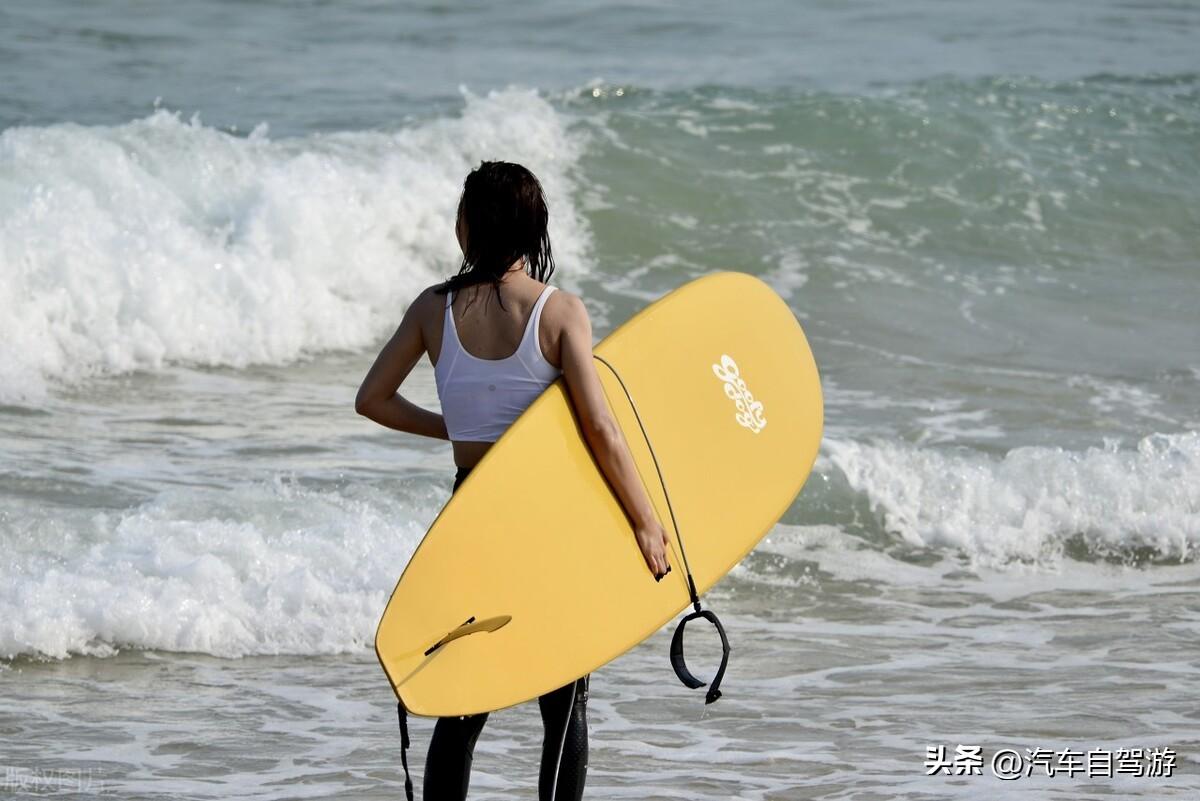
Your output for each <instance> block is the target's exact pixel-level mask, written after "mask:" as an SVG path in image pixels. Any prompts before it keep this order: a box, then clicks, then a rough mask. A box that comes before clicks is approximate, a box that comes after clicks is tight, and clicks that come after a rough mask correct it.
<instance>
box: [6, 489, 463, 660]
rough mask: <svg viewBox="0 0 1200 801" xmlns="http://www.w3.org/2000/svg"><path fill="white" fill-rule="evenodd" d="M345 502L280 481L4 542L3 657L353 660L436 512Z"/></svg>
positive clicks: (166, 496) (378, 496)
mask: <svg viewBox="0 0 1200 801" xmlns="http://www.w3.org/2000/svg"><path fill="white" fill-rule="evenodd" d="M353 495H356V496H357V497H352V496H351V495H350V494H344V493H339V492H336V491H332V490H322V491H318V490H311V489H305V488H303V487H299V486H296V485H295V484H293V483H290V482H287V481H283V480H280V479H275V480H273V481H270V482H266V483H260V484H253V485H246V486H243V487H241V488H238V489H235V490H229V491H217V490H197V489H188V490H176V491H168V492H165V493H162V494H161V495H159V496H158V497H156V498H155V499H154V500H153V501H151V502H149V503H147V504H144V505H142V506H140V507H137V508H135V509H132V510H130V511H127V512H124V513H121V514H119V515H112V516H109V515H104V514H99V515H96V516H94V517H92V518H91V520H90V521H88V523H87V524H82V525H81V524H80V522H79V521H61V520H60V519H58V518H57V517H56V518H55V519H53V520H51V519H45V520H43V521H41V522H40V523H38V524H37V525H35V526H33V527H32V528H33V529H34V530H36V531H37V532H38V534H37V536H36V539H35V540H34V541H33V542H28V541H26V540H23V539H22V538H21V537H20V536H17V535H15V533H12V532H10V533H9V535H8V536H6V537H5V541H7V542H9V543H10V544H11V545H10V550H9V553H8V556H7V559H6V563H5V566H4V568H3V575H2V577H0V658H9V657H13V656H16V655H20V654H36V655H42V656H50V657H56V658H63V657H66V656H69V655H71V654H93V655H100V656H103V655H109V654H111V653H113V651H114V650H115V649H118V648H121V647H130V646H132V647H135V648H147V649H161V650H167V651H184V652H200V653H207V654H214V655H217V656H225V657H237V656H246V655H252V654H280V653H291V654H327V653H341V652H347V651H358V650H361V649H362V648H364V647H366V646H368V645H369V644H370V643H371V642H372V640H373V637H374V627H375V625H376V624H377V623H378V620H379V614H380V613H381V612H382V610H383V608H384V605H385V604H386V602H387V598H388V595H389V594H390V592H391V590H392V588H393V587H394V586H395V583H396V580H397V578H398V577H399V571H400V568H402V567H403V565H405V564H406V563H407V561H408V559H409V557H411V555H412V553H413V551H414V550H415V548H416V546H417V543H418V542H420V539H421V537H422V536H423V535H424V532H425V528H426V526H427V525H428V523H429V522H430V521H431V520H432V519H433V516H434V514H435V513H436V503H435V502H433V501H432V500H431V501H430V503H429V504H427V505H425V504H422V503H420V502H419V501H417V502H416V506H417V507H420V508H415V507H414V501H413V500H412V499H411V498H410V499H409V500H408V501H402V500H399V499H397V498H396V497H394V496H393V494H391V493H386V494H385V493H384V492H382V491H379V490H375V491H368V490H365V489H360V490H358V491H357V492H356V493H353ZM438 500H442V498H441V497H440V496H439V498H438ZM426 506H427V507H428V508H426ZM23 542H25V543H26V544H24V545H23V544H22V543H23Z"/></svg>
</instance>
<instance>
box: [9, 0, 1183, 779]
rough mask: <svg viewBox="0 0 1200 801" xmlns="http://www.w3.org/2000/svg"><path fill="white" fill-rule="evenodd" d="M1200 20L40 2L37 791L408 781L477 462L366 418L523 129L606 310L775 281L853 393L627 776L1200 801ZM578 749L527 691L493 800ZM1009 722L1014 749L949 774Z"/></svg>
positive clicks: (32, 336) (26, 765) (17, 250)
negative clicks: (1050, 765)
mask: <svg viewBox="0 0 1200 801" xmlns="http://www.w3.org/2000/svg"><path fill="white" fill-rule="evenodd" d="M1198 37H1200V6H1198V5H1196V4H1194V3H1190V2H1133V3H1131V2H1117V1H1116V0H1093V1H1092V2H1082V1H1080V0H1063V2H1056V3H1053V4H1050V3H1039V2H1027V1H1025V0H1022V1H1020V2H1003V3H984V2H980V1H979V0H966V1H965V2H959V3H954V4H945V3H935V2H920V1H919V0H905V2H897V3H886V4H885V3H867V2H846V3H833V2H811V1H806V2H773V3H768V2H763V3H748V4H724V3H710V2H704V3H688V4H684V3H672V2H654V3H646V4H621V3H597V4H590V5H588V6H587V7H586V8H585V7H582V6H581V5H578V4H574V3H567V2H531V3H522V4H483V3H436V2H430V3H420V4H404V5H403V7H401V6H399V5H397V4H386V3H374V2H370V3H368V2H339V3H318V2H309V3H283V2H260V3H254V4H232V3H227V2H217V0H202V1H201V2H194V3H188V4H171V5H169V6H167V5H162V6H147V5H145V4H140V3H132V2H128V3H121V2H101V3H66V2H62V3H57V2H56V3H44V4H24V5H18V4H7V5H5V6H3V7H0V65H2V70H0V74H2V80H0V308H2V309H3V314H2V315H0V687H2V688H3V692H0V734H2V735H3V737H2V738H0V767H2V768H3V770H4V778H3V779H2V780H0V781H2V782H3V785H2V786H3V788H4V792H3V796H4V797H13V798H34V797H43V796H47V795H54V796H55V797H61V798H89V797H94V796H97V795H111V796H115V797H120V798H130V799H165V798H188V799H218V798H219V799H225V798H247V799H272V800H273V799H296V798H322V799H324V798H328V799H334V798H337V799H341V798H397V797H402V793H403V787H402V780H403V774H402V772H401V770H400V754H399V734H398V732H397V731H396V724H395V717H394V714H395V713H394V704H393V696H392V694H391V690H390V688H389V687H388V685H387V683H386V680H385V679H384V677H383V674H382V671H381V670H380V669H379V668H378V666H377V664H376V663H375V660H374V656H373V654H372V652H371V649H370V646H371V640H372V636H373V633H374V628H375V624H376V622H377V620H378V615H379V614H380V612H381V611H382V609H383V605H384V603H385V601H386V598H387V595H388V593H389V592H390V590H391V588H392V586H393V584H394V582H395V580H396V578H397V577H398V575H399V572H400V570H401V568H402V566H403V565H404V563H405V561H406V559H407V558H408V556H409V555H410V554H411V553H412V551H413V549H414V548H415V547H416V545H417V543H418V542H419V540H420V538H421V536H422V534H423V533H424V531H425V529H426V527H427V526H428V524H429V522H430V521H431V520H432V519H433V517H434V516H435V515H436V513H437V511H438V509H439V508H440V506H441V504H443V503H444V502H445V500H446V499H447V497H448V496H449V490H450V484H451V478H452V472H453V466H452V462H451V458H450V453H449V450H448V448H447V447H446V446H445V445H444V444H442V443H435V442H431V441H430V442H424V441H421V440H418V439H415V438H412V437H406V436H404V435H401V434H398V433H395V432H391V431H388V430H385V429H383V428H380V427H378V426H375V425H374V424H372V423H370V422H368V421H366V420H364V419H362V418H359V417H357V416H356V415H355V414H354V413H353V408H352V406H353V397H354V393H355V391H356V389H357V386H358V383H359V382H360V381H361V378H362V376H363V375H364V373H365V371H366V369H367V368H368V367H369V365H370V363H371V361H372V359H373V358H374V356H375V353H376V352H377V349H378V347H379V346H380V345H381V344H382V342H383V341H384V339H385V338H386V336H387V335H388V334H389V333H390V332H391V330H392V329H393V328H394V326H395V325H396V324H397V323H398V321H399V318H400V315H401V314H402V312H403V310H404V308H405V305H406V304H407V302H408V301H409V300H411V298H412V297H413V296H414V295H415V294H416V293H417V292H418V291H419V290H420V289H421V288H422V287H424V286H426V285H428V284H430V283H433V282H434V281H437V280H439V279H440V278H442V277H444V276H445V275H447V274H449V273H450V272H451V271H452V270H453V269H454V268H455V262H454V257H455V255H456V253H457V246H456V243H455V240H454V237H453V233H452V228H453V211H454V206H455V203H456V201H457V193H458V190H459V188H460V186H461V181H462V179H463V177H464V176H465V174H466V172H467V171H468V170H469V169H470V168H471V167H472V166H473V165H474V164H475V163H477V162H478V161H479V160H481V159H484V158H505V159H510V160H517V161H521V162H523V163H525V164H527V165H528V166H530V167H531V168H532V169H533V170H534V171H535V172H536V173H537V174H538V175H539V177H540V178H541V179H542V181H543V183H544V185H545V188H546V191H547V194H548V197H549V201H550V203H551V217H552V227H551V235H552V238H553V242H554V248H555V252H556V255H557V260H558V265H559V269H558V272H557V273H556V276H555V281H556V283H558V284H559V285H560V286H563V287H565V288H567V289H570V290H572V291H576V292H579V293H581V294H582V295H583V297H584V298H585V299H586V302H587V304H588V307H589V310H590V311H591V314H592V316H593V320H594V324H595V328H596V331H597V333H598V334H599V335H603V334H604V333H607V332H608V331H609V330H611V329H612V328H613V327H615V326H617V325H619V324H620V323H621V322H623V321H624V320H625V319H627V318H628V317H630V316H631V315H632V314H633V313H634V312H636V311H637V310H638V309H640V308H641V307H642V306H643V305H645V304H646V303H648V302H650V301H651V300H653V299H655V298H657V297H659V296H660V295H661V294H663V293H664V292H666V291H669V290H670V289H672V288H674V287H676V286H678V285H680V284H681V283H683V282H685V281H687V280H688V279H690V278H693V277H696V276H699V275H702V274H704V273H707V272H710V271H713V270H718V269H736V270H743V271H746V272H750V273H753V274H756V275H758V276H760V277H762V278H763V279H764V280H766V281H768V282H769V283H770V284H771V285H772V286H773V287H774V288H775V289H776V290H777V291H778V292H779V293H780V294H781V295H783V296H784V297H785V298H786V299H787V301H788V303H789V304H790V306H791V308H792V309H793V311H794V312H795V313H796V315H797V317H798V318H799V319H800V320H801V322H802V324H803V325H804V327H805V330H806V332H807V333H808V336H809V339H810V342H811V344H812V346H813V349H814V352H815V354H816V357H817V361H818V364H819V365H820V367H821V371H822V380H823V386H824V390H825V400H826V420H827V429H826V438H825V441H824V444H823V446H822V450H821V455H820V457H819V459H818V462H817V466H816V469H815V471H814V473H813V475H812V477H811V478H810V480H809V483H808V486H807V487H806V488H805V490H804V492H803V493H802V495H801V496H800V498H799V499H798V500H797V501H796V503H794V504H793V506H792V507H791V508H790V509H789V510H788V512H787V513H786V514H785V516H784V518H783V520H782V521H781V522H780V524H779V525H778V526H776V527H775V528H774V529H773V530H772V531H771V532H770V533H769V534H768V535H767V537H766V538H765V539H764V541H763V542H762V543H761V545H760V546H759V548H757V549H756V550H755V551H754V552H753V553H752V554H751V555H750V556H749V557H748V558H747V559H746V560H745V561H744V562H743V563H742V564H741V565H739V566H738V567H737V568H736V569H735V570H734V571H733V573H731V574H730V576H729V577H727V578H726V579H725V580H724V581H722V582H721V583H720V584H718V585H717V587H716V588H714V589H713V590H712V591H711V592H710V593H709V594H708V595H707V597H706V601H707V606H709V607H710V608H713V609H714V610H716V611H717V612H718V613H719V614H720V615H721V617H722V619H723V620H724V621H725V625H726V627H727V629H728V631H729V635H730V639H731V641H732V645H733V648H734V651H733V657H732V661H731V663H730V667H729V672H728V674H727V675H726V678H725V682H724V685H723V686H724V691H725V697H724V698H722V699H721V701H719V702H718V703H716V704H714V705H712V706H709V707H705V706H704V705H703V704H702V697H701V695H700V694H697V693H694V692H689V691H687V690H685V689H684V688H683V687H681V686H680V685H679V684H678V683H677V681H676V680H675V678H674V675H673V674H672V672H671V671H670V669H669V665H668V662H667V658H666V657H667V646H668V642H669V636H670V633H671V630H670V628H667V629H664V630H662V631H660V632H659V633H658V634H656V635H655V636H654V637H653V638H651V639H650V640H649V641H647V642H646V643H644V644H643V645H641V646H639V647H638V648H636V649H634V650H633V651H631V652H630V653H628V654H626V655H624V656H622V657H620V658H619V659H617V660H615V661H614V662H613V663H611V664H610V665H608V666H606V667H604V668H603V669H601V670H599V671H597V672H596V673H595V674H593V679H592V684H591V688H592V691H591V703H590V704H589V719H590V723H591V753H590V764H589V774H588V790H587V794H586V797H589V798H614V799H634V798H637V799H646V798H654V799H695V800H696V801H710V800H711V801H717V800H718V799H720V800H722V801H723V800H724V799H747V800H750V799H755V800H758V799H763V800H764V801H782V800H784V799H786V800H787V801H793V799H808V798H827V799H854V800H855V801H859V800H865V799H881V800H882V799H959V798H976V797H986V798H1022V799H1072V801H1074V800H1075V799H1111V798H1147V799H1150V798H1153V799H1166V798H1179V799H1188V801H1194V799H1196V798H1198V797H1200V694H1198V692H1197V686H1198V684H1200V651H1198V649H1197V641H1198V640H1200V403H1198V400H1200V323H1198V322H1197V321H1198V320H1200V317H1198V315H1197V311H1196V308H1197V301H1198V300H1200V180H1198V179H1200V56H1198V55H1197V53H1198V52H1200V51H1198V50H1197V48H1196V46H1195V42H1196V41H1197V40H1198ZM405 391H406V394H408V395H409V397H411V398H412V399H414V400H416V401H417V402H420V403H423V404H426V405H428V406H431V407H432V406H436V393H435V390H434V386H433V380H432V372H431V370H429V369H428V366H427V365H422V366H421V367H420V368H419V369H418V370H417V371H416V372H415V373H414V375H413V377H412V378H411V379H410V383H408V384H406V385H405ZM693 630H695V631H696V634H692V635H691V637H690V639H689V644H688V647H689V653H692V652H694V654H695V655H694V656H693V657H692V660H693V661H694V662H695V664H696V669H697V670H699V669H700V666H706V667H707V668H708V669H709V670H711V668H712V667H715V654H716V651H715V650H714V648H713V645H714V644H713V643H712V642H711V641H706V638H705V636H704V635H703V634H702V633H701V632H700V630H699V629H691V628H690V629H689V632H690V631H693ZM411 727H412V731H413V739H414V749H413V751H412V752H411V754H410V757H411V760H410V761H411V762H412V764H413V765H414V773H415V778H416V780H417V784H418V787H419V786H420V774H421V766H422V764H423V758H424V749H425V746H426V745H427V744H428V741H429V734H430V733H431V731H432V721H429V720H426V719H421V718H417V719H415V720H412V721H411ZM540 738H541V725H540V720H539V718H538V713H537V710H536V707H535V705H529V704H526V705H521V706H518V707H514V708H510V709H507V710H502V711H500V712H498V713H494V714H493V716H492V718H491V719H490V721H489V723H488V725H487V727H486V728H485V730H484V733H483V736H482V737H481V739H480V741H479V744H478V746H477V750H476V759H475V769H474V773H473V778H472V792H471V797H472V798H478V799H501V798H504V799H508V798H534V797H536V777H537V770H538V759H539V756H540ZM960 745H962V746H978V747H980V748H981V749H982V753H983V755H984V762H983V766H982V775H970V774H969V773H968V774H966V775H944V774H942V775H927V773H928V772H929V769H928V768H927V765H926V760H927V757H928V749H930V748H935V749H936V748H937V747H939V746H944V747H946V748H947V749H948V750H949V752H950V754H951V755H952V754H953V753H954V751H955V748H956V747H958V746H960ZM1004 748H1013V749H1016V750H1017V751H1018V752H1020V753H1025V749H1036V748H1044V749H1049V750H1051V751H1054V752H1056V753H1057V752H1062V751H1064V750H1065V749H1078V750H1081V751H1083V752H1086V751H1089V750H1099V751H1108V752H1112V753H1115V752H1116V751H1117V750H1118V749H1122V748H1145V749H1156V748H1157V749H1172V750H1173V752H1174V753H1175V755H1176V758H1175V764H1174V765H1173V769H1172V770H1169V771H1162V772H1164V773H1170V775H1160V776H1137V775H1134V774H1133V773H1132V772H1128V773H1125V774H1123V775H1118V776H1116V777H1114V778H1099V777H1094V776H1093V777H1089V776H1087V775H1082V774H1081V773H1080V772H1078V771H1076V772H1075V773H1074V775H1072V774H1071V773H1070V772H1069V771H1067V770H1066V769H1065V768H1060V769H1059V770H1058V771H1057V774H1056V775H1053V776H1048V775H1046V773H1047V771H1046V770H1045V769H1044V768H1043V767H1041V766H1038V767H1035V768H1033V769H1032V770H1031V773H1032V775H1029V776H1025V777H1022V778H1019V779H1016V780H1002V779H1000V778H998V777H996V776H995V775H992V771H991V764H990V758H991V756H992V755H993V754H995V753H996V752H997V751H998V750H999V749H1004Z"/></svg>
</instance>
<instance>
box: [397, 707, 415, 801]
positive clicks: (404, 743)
mask: <svg viewBox="0 0 1200 801" xmlns="http://www.w3.org/2000/svg"><path fill="white" fill-rule="evenodd" d="M396 715H397V716H398V717H399V718H400V763H401V764H402V765H404V797H405V798H406V799H407V801H413V783H412V777H410V776H409V775H408V745H409V740H408V710H406V709H405V708H404V702H403V701H397V702H396Z"/></svg>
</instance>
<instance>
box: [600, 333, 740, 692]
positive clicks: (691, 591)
mask: <svg viewBox="0 0 1200 801" xmlns="http://www.w3.org/2000/svg"><path fill="white" fill-rule="evenodd" d="M592 357H593V358H594V359H595V360H596V361H598V362H600V363H601V364H603V365H604V366H605V367H607V368H608V370H609V372H611V373H612V374H613V378H615V379H617V383H618V384H620V385H621V391H622V392H624V393H625V398H626V400H628V401H629V408H630V409H632V410H633V417H634V419H635V420H637V424H638V428H639V429H641V432H642V439H644V440H645V441H646V448H647V449H648V450H649V451H650V460H651V461H652V462H654V471H655V472H656V473H657V474H658V483H659V484H660V485H662V491H663V498H664V499H665V500H666V502H667V511H668V512H669V513H670V516H671V527H672V528H673V529H675V541H676V542H677V543H679V555H680V556H681V557H683V569H684V571H685V572H686V573H687V587H688V595H689V596H690V597H691V599H692V609H693V611H692V612H691V613H689V614H688V615H687V616H686V617H684V618H683V620H681V621H679V625H678V626H677V627H676V629H675V635H674V636H673V637H672V638H671V667H672V668H673V669H674V670H675V675H676V676H678V677H679V680H680V681H681V682H682V683H683V685H684V686H685V687H687V688H688V689H690V690H695V689H697V688H699V687H703V686H704V685H705V682H703V681H701V680H700V679H698V678H696V677H695V676H694V675H693V674H692V672H691V671H690V670H688V668H687V663H686V662H685V661H684V658H683V629H684V627H685V626H686V625H687V624H688V622H689V621H691V620H695V619H696V618H698V617H702V618H704V619H705V620H707V621H708V622H710V623H712V624H713V626H714V627H716V629H717V634H718V635H720V637H721V665H720V667H718V668H717V675H716V676H714V677H713V682H712V686H711V687H709V689H708V694H707V695H706V696H705V697H704V703H705V704H711V703H712V702H713V701H715V700H717V699H718V698H720V697H721V690H720V686H721V679H723V678H725V668H726V667H727V666H728V664H729V650H730V649H729V638H728V637H726V636H725V627H724V626H722V625H721V621H720V619H719V618H717V616H716V615H715V614H713V613H712V612H711V611H709V610H706V609H701V608H700V595H699V594H698V593H697V592H696V581H695V580H694V579H693V578H692V568H691V566H690V565H688V558H687V550H686V549H685V548H684V547H683V535H682V534H681V533H680V531H679V521H678V520H676V519H675V507H674V506H673V505H672V504H671V493H670V492H668V491H667V480H666V479H665V478H664V477H663V472H662V467H661V466H660V465H659V464H658V456H657V455H656V454H655V453H654V445H653V443H651V442H650V435H649V434H648V433H647V432H646V425H645V423H643V422H642V416H641V414H639V413H638V408H637V404H636V403H634V401H633V395H631V394H630V393H629V387H627V386H625V382H624V381H623V380H622V379H621V374H620V373H618V372H617V368H615V367H613V366H612V364H611V363H610V362H609V361H608V360H607V359H605V358H604V357H603V356H598V355H596V354H594V353H593V354H592Z"/></svg>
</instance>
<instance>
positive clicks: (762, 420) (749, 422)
mask: <svg viewBox="0 0 1200 801" xmlns="http://www.w3.org/2000/svg"><path fill="white" fill-rule="evenodd" d="M712 369H713V373H715V374H716V376H717V378H719V379H721V380H722V381H724V382H725V394H726V395H728V396H729V398H730V399H731V400H732V401H733V403H734V406H736V407H737V412H736V413H735V414H734V415H733V416H734V419H735V420H737V421H738V423H739V424H740V425H743V426H745V427H746V428H748V429H750V430H751V431H752V432H754V433H755V434H757V433H758V432H759V431H762V430H763V426H765V425H766V424H767V418H766V417H765V416H764V415H763V405H762V403H761V402H759V401H756V400H755V399H754V396H753V395H751V394H750V390H749V389H747V388H746V382H745V381H744V380H743V379H742V377H741V375H740V374H739V372H738V366H737V362H735V361H734V360H733V359H731V358H729V356H727V355H725V354H724V353H722V354H721V362H720V364H714V365H713V366H712Z"/></svg>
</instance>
